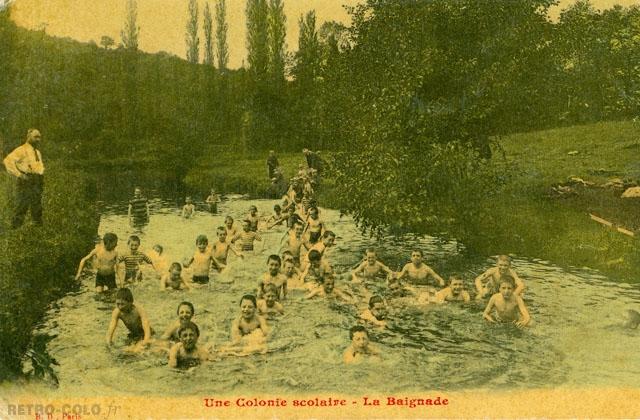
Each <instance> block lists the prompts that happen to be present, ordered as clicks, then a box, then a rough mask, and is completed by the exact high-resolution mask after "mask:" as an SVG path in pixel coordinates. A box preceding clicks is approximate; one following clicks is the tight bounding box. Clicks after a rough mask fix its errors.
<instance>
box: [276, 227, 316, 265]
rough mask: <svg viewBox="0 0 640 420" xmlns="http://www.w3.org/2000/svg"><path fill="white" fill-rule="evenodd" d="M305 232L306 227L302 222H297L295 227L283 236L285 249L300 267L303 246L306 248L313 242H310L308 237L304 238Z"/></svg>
mask: <svg viewBox="0 0 640 420" xmlns="http://www.w3.org/2000/svg"><path fill="white" fill-rule="evenodd" d="M303 232H304V228H303V227H302V225H301V224H300V223H296V224H295V225H294V226H293V229H291V230H289V231H288V232H287V234H286V235H285V236H284V237H283V238H282V239H283V244H282V246H283V249H286V250H287V251H289V252H290V253H291V255H292V256H293V262H294V263H295V264H296V265H297V266H298V267H299V266H300V255H301V253H302V248H303V247H304V248H305V249H307V250H308V249H309V248H311V244H309V243H308V242H307V241H306V239H304V238H303V236H302V233H303Z"/></svg>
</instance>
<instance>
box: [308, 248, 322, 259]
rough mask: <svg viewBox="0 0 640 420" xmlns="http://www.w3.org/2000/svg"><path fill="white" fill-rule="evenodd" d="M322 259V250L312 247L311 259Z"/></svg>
mask: <svg viewBox="0 0 640 420" xmlns="http://www.w3.org/2000/svg"><path fill="white" fill-rule="evenodd" d="M320 259H322V255H320V251H318V250H317V249H312V250H311V251H309V261H314V262H315V261H320Z"/></svg>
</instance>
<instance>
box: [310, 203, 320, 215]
mask: <svg viewBox="0 0 640 420" xmlns="http://www.w3.org/2000/svg"><path fill="white" fill-rule="evenodd" d="M313 210H315V211H317V212H318V213H320V210H318V208H317V207H316V206H313V205H310V206H309V213H311V212H312V211H313Z"/></svg>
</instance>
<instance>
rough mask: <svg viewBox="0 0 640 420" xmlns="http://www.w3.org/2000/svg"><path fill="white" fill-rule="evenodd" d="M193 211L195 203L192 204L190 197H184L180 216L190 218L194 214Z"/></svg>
mask: <svg viewBox="0 0 640 420" xmlns="http://www.w3.org/2000/svg"><path fill="white" fill-rule="evenodd" d="M195 211H196V206H195V204H193V201H192V200H191V197H187V198H186V199H185V204H184V206H183V207H182V217H184V218H185V219H190V218H191V217H192V216H193V215H194V212H195Z"/></svg>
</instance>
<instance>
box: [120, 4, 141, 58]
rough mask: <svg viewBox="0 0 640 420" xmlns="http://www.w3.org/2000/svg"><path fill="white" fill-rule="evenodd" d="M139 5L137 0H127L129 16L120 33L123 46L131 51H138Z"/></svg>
mask: <svg viewBox="0 0 640 420" xmlns="http://www.w3.org/2000/svg"><path fill="white" fill-rule="evenodd" d="M137 21H138V3H137V2H136V0H127V15H126V17H125V21H124V28H123V29H122V31H120V37H121V38H122V46H124V47H125V48H126V49H129V50H137V49H138V35H139V34H140V27H138V22H137Z"/></svg>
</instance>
